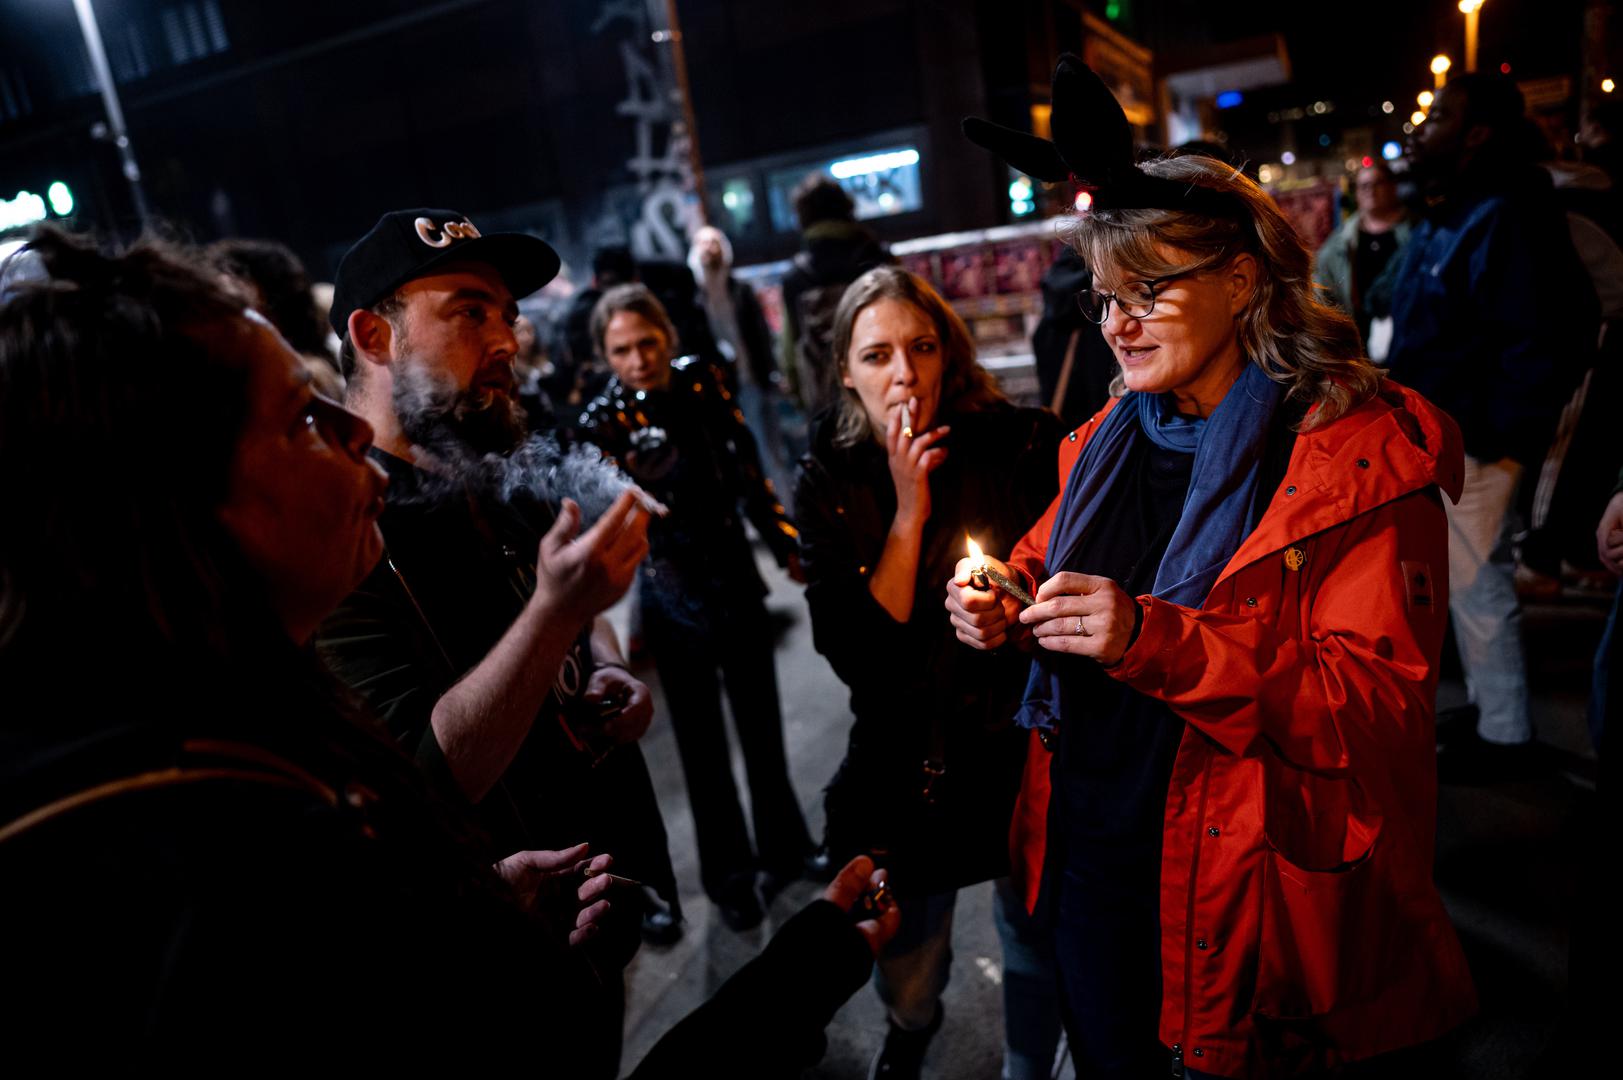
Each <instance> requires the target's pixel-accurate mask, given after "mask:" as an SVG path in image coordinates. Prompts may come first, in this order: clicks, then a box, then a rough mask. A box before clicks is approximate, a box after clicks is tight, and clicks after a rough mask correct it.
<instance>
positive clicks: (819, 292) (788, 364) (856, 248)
mask: <svg viewBox="0 0 1623 1080" xmlns="http://www.w3.org/2000/svg"><path fill="white" fill-rule="evenodd" d="M794 206H795V217H796V218H797V220H798V221H799V222H800V251H799V252H798V253H797V254H796V255H795V257H794V263H793V265H792V266H791V267H790V268H789V272H788V273H787V274H785V275H784V278H783V337H782V339H781V341H780V344H779V347H780V349H781V364H780V366H781V367H782V369H783V371H784V373H785V374H786V375H787V376H788V377H789V380H790V383H791V385H792V386H793V388H794V391H795V393H796V395H797V396H798V397H799V398H800V403H801V406H802V408H804V409H805V411H806V415H807V417H808V419H810V418H812V417H815V416H816V414H817V413H819V412H821V411H822V410H823V409H825V408H827V407H828V406H829V405H830V404H832V403H833V401H834V399H835V398H836V397H837V396H838V393H837V391H838V388H837V387H836V385H835V382H834V373H835V371H836V370H837V369H838V367H839V364H838V362H837V360H836V358H835V357H834V355H833V349H832V341H833V323H834V309H835V308H836V307H837V306H839V302H840V297H841V296H843V295H844V294H845V287H846V286H847V285H849V284H851V282H853V281H855V280H856V279H857V278H858V277H859V276H860V275H861V274H863V273H864V272H865V271H867V270H871V269H873V268H874V267H875V266H880V265H882V264H885V263H891V262H895V259H893V258H892V257H891V255H890V252H888V251H886V250H885V248H884V245H882V244H880V242H879V241H878V240H877V239H875V238H874V235H873V233H871V232H869V231H868V230H867V229H866V228H864V227H863V226H862V225H859V224H857V219H856V204H855V203H853V202H852V201H851V196H850V195H848V194H846V191H845V189H844V188H842V187H840V185H839V182H838V181H836V180H835V179H834V178H833V177H831V176H827V175H825V174H823V173H812V174H810V175H808V176H807V177H806V179H804V180H802V181H801V182H800V184H799V185H798V186H797V187H796V188H795V191H794Z"/></svg>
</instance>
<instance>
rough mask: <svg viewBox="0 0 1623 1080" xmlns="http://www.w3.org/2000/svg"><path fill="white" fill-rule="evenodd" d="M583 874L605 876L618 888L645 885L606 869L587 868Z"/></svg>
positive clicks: (638, 887)
mask: <svg viewBox="0 0 1623 1080" xmlns="http://www.w3.org/2000/svg"><path fill="white" fill-rule="evenodd" d="M585 876H586V877H588V878H595V877H607V878H608V879H609V881H610V882H612V883H613V884H614V885H616V886H618V887H620V888H625V887H627V886H630V887H631V888H633V889H641V888H645V887H646V886H644V885H643V883H642V882H640V881H638V880H636V879H635V878H628V877H621V876H620V875H619V874H611V873H609V872H608V871H607V870H593V869H591V868H588V869H587V871H586V874H585Z"/></svg>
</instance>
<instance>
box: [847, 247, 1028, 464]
mask: <svg viewBox="0 0 1623 1080" xmlns="http://www.w3.org/2000/svg"><path fill="white" fill-rule="evenodd" d="M880 300H900V301H902V302H903V303H906V304H912V305H913V306H914V307H916V308H918V309H919V311H921V312H923V313H924V315H925V316H926V317H927V318H928V319H929V320H930V321H931V322H933V323H935V331H936V336H937V337H938V338H940V339H941V406H940V409H939V412H940V414H941V415H942V416H946V415H948V414H949V413H966V412H979V411H981V410H983V409H990V408H992V407H993V406H994V405H998V404H1000V403H1003V402H1005V401H1007V399H1006V398H1005V397H1004V396H1003V392H1002V391H1001V390H999V389H998V386H997V381H996V380H995V379H993V378H992V373H991V372H989V371H987V370H986V369H985V368H983V367H981V365H980V361H978V360H976V359H975V339H974V338H972V337H971V336H970V333H969V327H967V326H965V325H964V320H963V319H961V318H959V317H958V313H957V312H956V311H954V310H953V309H952V305H951V304H949V303H947V301H946V300H944V299H942V296H941V294H940V293H938V292H936V291H935V289H934V287H932V286H931V285H930V283H929V282H928V281H925V280H924V279H923V278H921V277H919V276H918V275H917V274H914V273H910V272H909V271H907V270H903V269H902V268H901V267H899V266H876V267H874V268H873V269H872V270H869V271H868V272H867V273H866V274H863V275H862V276H861V277H859V278H857V279H856V280H855V281H853V282H852V283H851V285H850V287H848V288H847V289H846V290H845V295H843V296H841V297H840V303H839V306H838V307H836V308H835V309H834V334H833V342H832V345H833V353H834V364H833V371H832V372H831V374H832V375H833V377H834V382H835V388H836V389H837V390H838V391H839V397H838V398H837V399H836V400H835V403H834V445H835V446H838V447H842V448H843V447H850V446H856V445H857V444H858V443H861V442H864V441H866V440H868V439H873V438H877V437H878V433H877V432H875V431H874V427H873V423H872V421H870V420H869V419H868V410H867V409H865V408H863V405H862V398H860V397H858V396H857V392H856V391H855V390H853V389H851V387H849V386H846V385H845V383H844V380H843V379H842V378H840V376H842V375H843V374H845V371H846V369H847V368H848V367H850V364H851V334H852V330H853V328H854V327H855V326H856V321H857V316H858V315H860V314H862V312H863V309H865V308H867V307H868V306H869V305H871V304H874V303H877V302H878V301H880Z"/></svg>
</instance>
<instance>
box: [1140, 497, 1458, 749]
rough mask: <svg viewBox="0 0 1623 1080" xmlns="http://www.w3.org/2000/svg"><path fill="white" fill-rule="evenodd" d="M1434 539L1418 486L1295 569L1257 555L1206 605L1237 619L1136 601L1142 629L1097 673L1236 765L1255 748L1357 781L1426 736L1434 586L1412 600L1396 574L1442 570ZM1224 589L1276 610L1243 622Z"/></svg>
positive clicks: (1442, 599) (1324, 540)
mask: <svg viewBox="0 0 1623 1080" xmlns="http://www.w3.org/2000/svg"><path fill="white" fill-rule="evenodd" d="M1446 537H1447V534H1446V524H1445V520H1444V516H1443V509H1442V505H1441V502H1440V500H1439V499H1438V497H1437V495H1436V491H1435V489H1432V488H1427V489H1424V490H1419V491H1415V492H1412V493H1411V494H1409V495H1405V496H1403V497H1401V498H1399V499H1396V500H1394V501H1392V502H1390V503H1387V504H1385V505H1384V506H1381V507H1379V508H1377V509H1375V510H1371V511H1369V512H1368V513H1366V514H1362V515H1360V516H1358V517H1355V518H1353V519H1352V520H1350V521H1348V522H1346V523H1344V524H1343V525H1340V526H1337V527H1335V528H1332V529H1330V530H1328V531H1326V532H1324V533H1322V534H1319V535H1318V536H1315V537H1312V538H1309V539H1306V540H1303V541H1301V542H1300V546H1302V547H1305V548H1307V549H1308V553H1307V560H1306V563H1305V564H1304V565H1303V566H1302V568H1301V570H1300V571H1290V570H1287V569H1285V568H1284V567H1283V566H1280V565H1277V563H1276V560H1274V559H1271V558H1269V559H1264V560H1261V561H1260V562H1259V563H1257V564H1253V567H1252V568H1247V569H1242V570H1240V571H1239V572H1237V573H1236V574H1235V575H1233V576H1232V577H1230V578H1229V579H1228V580H1227V581H1224V582H1220V583H1219V584H1218V587H1217V590H1215V591H1214V595H1213V598H1212V599H1210V600H1208V604H1209V605H1211V606H1213V607H1221V608H1228V609H1229V610H1231V611H1245V612H1246V613H1245V614H1227V613H1221V612H1219V611H1205V610H1193V609H1190V608H1186V607H1181V606H1179V605H1177V604H1172V603H1168V602H1166V601H1164V600H1158V599H1155V598H1154V597H1150V596H1141V597H1139V598H1138V603H1139V605H1140V606H1141V607H1142V608H1143V613H1144V621H1143V626H1142V629H1141V630H1140V632H1139V636H1138V638H1137V640H1136V641H1134V643H1133V645H1132V647H1131V648H1129V649H1128V650H1127V653H1126V655H1125V656H1124V657H1123V658H1122V662H1121V664H1120V665H1118V666H1117V667H1116V668H1113V669H1111V670H1110V674H1111V675H1113V676H1114V677H1115V678H1117V679H1120V680H1121V681H1122V682H1124V683H1126V684H1128V685H1130V686H1132V687H1133V688H1134V689H1136V690H1138V691H1140V692H1141V693H1144V694H1147V695H1149V696H1151V697H1155V698H1159V699H1160V700H1162V701H1165V702H1166V703H1167V704H1168V705H1170V706H1171V707H1172V709H1173V711H1175V712H1176V713H1178V715H1180V716H1181V717H1183V718H1184V719H1185V720H1186V721H1187V722H1189V723H1190V724H1193V725H1194V726H1195V727H1197V728H1199V729H1200V730H1201V731H1202V732H1204V733H1205V734H1206V735H1208V736H1210V737H1211V738H1212V739H1214V740H1216V741H1217V742H1218V743H1220V744H1222V745H1223V746H1224V747H1226V748H1227V749H1229V750H1231V751H1233V752H1234V753H1236V754H1242V755H1244V754H1255V753H1258V752H1260V751H1261V750H1262V749H1263V746H1262V745H1260V744H1262V743H1264V742H1265V743H1266V744H1270V745H1271V747H1272V749H1273V750H1274V752H1276V753H1277V754H1279V755H1280V756H1281V757H1283V758H1284V759H1285V760H1286V761H1288V762H1291V763H1292V764H1294V765H1296V766H1298V767H1300V768H1303V769H1308V770H1310V771H1313V772H1317V773H1320V774H1322V775H1337V774H1347V773H1352V772H1356V771H1358V770H1359V769H1360V768H1361V767H1362V766H1363V765H1365V764H1367V763H1368V762H1369V761H1370V760H1371V756H1370V755H1380V754H1381V753H1383V751H1384V750H1386V749H1389V748H1390V747H1391V746H1392V745H1393V744H1394V742H1396V741H1403V742H1407V741H1408V740H1411V739H1417V738H1429V737H1430V735H1431V728H1430V717H1431V715H1432V707H1433V695H1434V693H1435V690H1436V677H1437V674H1436V667H1437V657H1438V654H1439V652H1440V651H1441V648H1442V635H1443V623H1444V617H1443V613H1444V612H1445V611H1446V610H1447V597H1446V595H1445V593H1446V587H1443V586H1442V582H1443V581H1446V575H1434V577H1433V580H1434V581H1436V582H1437V584H1438V586H1439V587H1438V588H1436V589H1435V591H1434V594H1422V595H1420V597H1419V599H1418V601H1417V597H1416V595H1415V594H1413V593H1412V592H1411V590H1410V588H1409V581H1408V577H1407V575H1408V571H1407V570H1406V567H1414V566H1417V565H1418V566H1427V567H1430V568H1432V569H1433V570H1441V569H1443V568H1445V567H1446V565H1447V550H1446V546H1445V545H1446V543H1447V539H1446ZM1248 573H1249V574H1251V575H1254V576H1251V577H1250V578H1249V580H1247V575H1248ZM1297 573H1300V575H1301V578H1300V580H1299V581H1292V580H1291V578H1292V577H1294V576H1295V575H1296V574H1297ZM1282 575H1283V576H1284V579H1285V581H1286V585H1285V586H1284V587H1283V588H1282V587H1281V586H1280V584H1279V582H1280V580H1281V576H1282ZM1270 585H1271V588H1269V587H1268V586H1270ZM1225 589H1240V590H1244V591H1251V590H1253V589H1255V591H1256V592H1257V595H1258V596H1268V597H1269V599H1270V600H1271V601H1276V602H1277V603H1271V604H1270V605H1268V606H1267V607H1263V608H1260V609H1259V610H1258V613H1256V614H1252V613H1251V612H1250V611H1249V610H1248V608H1247V607H1246V606H1245V605H1244V601H1239V602H1236V603H1233V604H1232V605H1231V604H1227V603H1222V602H1221V600H1222V599H1223V598H1222V595H1221V594H1222V591H1223V590H1225ZM1270 594H1271V595H1270ZM1239 595H1244V593H1243V592H1242V593H1240V594H1239ZM1235 599H1236V600H1238V596H1236V597H1235ZM1214 601H1218V602H1216V603H1214ZM1269 607H1272V610H1269Z"/></svg>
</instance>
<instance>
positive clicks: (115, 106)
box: [73, 0, 151, 229]
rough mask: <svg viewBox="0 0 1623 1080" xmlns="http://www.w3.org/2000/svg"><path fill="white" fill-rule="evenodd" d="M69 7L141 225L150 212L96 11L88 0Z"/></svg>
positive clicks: (143, 224) (139, 167) (75, 1)
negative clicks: (76, 21)
mask: <svg viewBox="0 0 1623 1080" xmlns="http://www.w3.org/2000/svg"><path fill="white" fill-rule="evenodd" d="M73 10H74V11H75V12H77V13H78V15H79V29H80V30H81V31H83V33H84V36H85V49H86V50H87V51H88V52H89V53H90V67H91V70H92V71H94V72H95V73H96V82H97V84H98V85H100V87H101V100H102V104H103V105H104V106H106V108H107V126H108V129H109V130H110V131H111V132H112V138H113V145H114V146H116V147H118V157H119V161H120V162H122V163H123V166H124V179H126V180H128V181H129V182H130V196H131V198H132V199H134V201H135V216H136V218H137V219H138V220H139V221H140V222H141V227H142V228H143V229H144V228H146V226H147V224H148V223H149V221H150V220H151V214H150V212H149V211H148V210H147V198H146V193H145V192H144V191H142V190H141V166H139V165H137V164H136V162H135V148H134V147H132V146H131V145H130V135H129V132H128V131H127V130H126V129H125V127H124V109H123V108H122V107H121V106H120V105H119V103H118V87H117V86H116V85H115V84H114V83H113V69H112V66H111V65H109V64H108V63H107V50H106V49H104V48H103V47H102V44H101V27H100V26H98V25H97V24H96V12H95V9H94V8H92V7H91V6H90V0H73Z"/></svg>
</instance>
